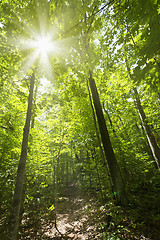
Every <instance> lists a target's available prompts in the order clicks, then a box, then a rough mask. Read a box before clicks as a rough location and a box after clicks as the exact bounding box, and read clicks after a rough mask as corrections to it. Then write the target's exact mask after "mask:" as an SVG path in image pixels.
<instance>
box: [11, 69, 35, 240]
mask: <svg viewBox="0 0 160 240" xmlns="http://www.w3.org/2000/svg"><path fill="white" fill-rule="evenodd" d="M34 82H35V75H34V74H32V76H31V79H30V90H29V97H28V109H27V115H26V122H25V126H24V129H23V140H22V148H21V156H20V161H19V165H18V170H17V179H16V185H15V193H14V199H13V207H12V210H11V216H10V226H9V240H17V234H18V228H19V220H20V219H19V218H20V207H21V202H22V193H23V185H24V173H25V165H26V158H27V148H28V136H29V129H30V122H31V114H32V101H33V89H34Z"/></svg>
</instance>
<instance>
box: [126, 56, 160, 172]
mask: <svg viewBox="0 0 160 240" xmlns="http://www.w3.org/2000/svg"><path fill="white" fill-rule="evenodd" d="M125 62H126V67H127V71H128V75H129V77H130V79H132V75H131V71H130V67H129V66H128V62H127V59H125ZM133 92H134V97H135V102H136V107H137V110H138V112H139V116H140V119H141V121H142V125H143V128H144V131H145V133H146V136H147V139H148V143H149V146H150V148H151V151H152V155H153V157H154V159H155V161H156V164H157V167H158V169H159V170H160V148H159V147H158V145H157V143H156V139H155V137H154V135H153V133H152V131H151V129H150V126H149V125H148V121H147V117H146V114H145V112H144V110H143V107H142V105H141V100H140V98H139V94H138V91H137V88H135V87H134V88H133Z"/></svg>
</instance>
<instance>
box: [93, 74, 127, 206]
mask: <svg viewBox="0 0 160 240" xmlns="http://www.w3.org/2000/svg"><path fill="white" fill-rule="evenodd" d="M89 85H90V89H91V93H92V98H93V103H94V107H95V111H96V116H97V120H98V125H99V130H100V134H101V139H102V143H103V148H104V152H105V156H106V159H107V162H108V167H109V170H110V174H111V178H112V181H113V188H114V192H115V193H114V194H115V197H116V199H117V202H118V203H119V204H122V205H125V204H127V197H126V193H125V187H124V183H123V180H122V176H121V173H120V169H119V166H118V163H117V160H116V157H115V154H114V151H113V148H112V144H111V141H110V137H109V134H108V130H107V126H106V122H105V119H104V115H103V111H102V107H101V103H100V99H99V95H98V91H97V87H96V84H95V81H94V79H93V77H92V73H91V72H90V78H89Z"/></svg>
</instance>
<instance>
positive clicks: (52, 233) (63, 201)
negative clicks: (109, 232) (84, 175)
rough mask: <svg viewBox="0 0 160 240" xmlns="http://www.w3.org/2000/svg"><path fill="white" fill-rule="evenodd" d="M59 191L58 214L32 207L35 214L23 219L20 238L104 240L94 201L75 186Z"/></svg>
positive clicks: (34, 239) (39, 239)
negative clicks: (101, 236)
mask: <svg viewBox="0 0 160 240" xmlns="http://www.w3.org/2000/svg"><path fill="white" fill-rule="evenodd" d="M60 192H61V193H59V194H57V203H56V211H55V209H54V210H53V211H49V210H48V212H47V211H46V208H45V206H43V207H44V212H43V211H42V210H41V208H38V206H37V208H35V206H33V207H34V212H33V211H31V208H29V210H30V213H28V214H24V216H23V220H22V225H21V234H20V238H19V239H21V240H26V239H30V240H53V239H57V240H58V239H59V240H60V239H74V240H75V239H77V240H87V239H90V240H93V239H101V238H100V235H99V234H100V232H99V224H98V219H99V218H98V216H97V205H96V204H95V199H94V198H93V197H91V196H89V195H87V193H85V192H82V191H80V190H78V188H77V187H76V186H74V185H71V186H69V187H68V188H66V189H65V190H63V191H62V190H61V191H60ZM62 192H63V193H62ZM44 204H45V203H44ZM39 207H40V206H39ZM38 211H39V213H38ZM55 212H56V226H55Z"/></svg>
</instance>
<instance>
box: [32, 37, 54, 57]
mask: <svg viewBox="0 0 160 240" xmlns="http://www.w3.org/2000/svg"><path fill="white" fill-rule="evenodd" d="M34 45H35V48H37V50H38V51H39V53H40V54H42V55H44V54H47V55H48V54H50V53H51V52H52V51H53V47H54V43H53V42H52V41H51V39H50V38H49V37H48V36H39V37H38V38H37V39H36V40H35V44H34Z"/></svg>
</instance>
